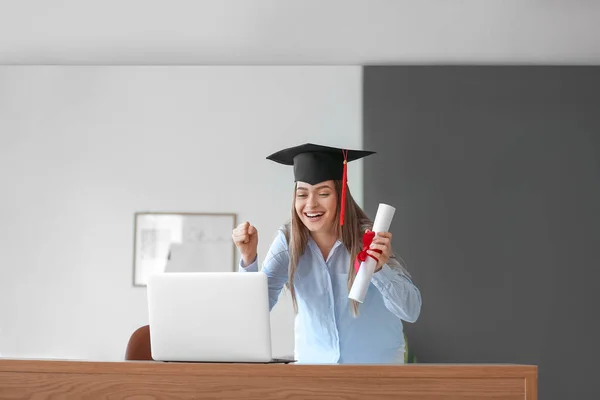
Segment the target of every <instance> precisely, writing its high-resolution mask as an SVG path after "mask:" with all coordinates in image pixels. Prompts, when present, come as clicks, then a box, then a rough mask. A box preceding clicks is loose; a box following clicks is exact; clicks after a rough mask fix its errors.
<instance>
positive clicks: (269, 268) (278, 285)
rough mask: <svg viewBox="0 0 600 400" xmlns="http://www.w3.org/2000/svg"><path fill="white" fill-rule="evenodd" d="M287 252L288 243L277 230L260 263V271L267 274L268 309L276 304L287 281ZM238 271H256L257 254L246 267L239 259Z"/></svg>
mask: <svg viewBox="0 0 600 400" xmlns="http://www.w3.org/2000/svg"><path fill="white" fill-rule="evenodd" d="M288 268H289V252H288V245H287V241H286V239H285V236H284V234H283V232H281V231H278V233H277V237H276V238H275V240H273V243H272V244H271V247H270V248H269V251H268V252H267V256H266V257H265V261H264V262H263V264H262V272H263V273H265V274H266V275H267V280H268V284H269V310H272V309H273V307H275V304H277V300H278V299H279V294H280V293H281V289H282V288H283V285H285V283H286V282H287V281H288ZM239 270H240V272H257V271H258V256H256V258H255V259H254V261H253V262H252V263H251V264H250V265H248V266H247V267H244V266H243V262H242V261H240V266H239Z"/></svg>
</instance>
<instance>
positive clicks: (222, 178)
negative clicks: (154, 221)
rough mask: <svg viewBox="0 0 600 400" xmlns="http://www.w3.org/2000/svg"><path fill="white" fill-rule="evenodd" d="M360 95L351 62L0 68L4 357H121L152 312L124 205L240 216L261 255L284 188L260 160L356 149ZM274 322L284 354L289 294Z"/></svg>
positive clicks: (273, 168) (353, 176) (288, 179)
mask: <svg viewBox="0 0 600 400" xmlns="http://www.w3.org/2000/svg"><path fill="white" fill-rule="evenodd" d="M361 101H362V99H361V70H360V68H359V67H41V66H40V67H0V185H1V188H2V191H1V195H0V251H1V253H0V254H1V255H2V257H1V258H0V352H1V353H2V355H3V356H5V357H34V358H38V357H50V358H78V359H92V360H120V359H122V357H123V354H124V351H125V347H126V343H127V340H128V338H129V335H130V334H131V332H132V331H133V330H134V329H135V328H137V327H139V326H140V325H144V324H146V323H147V309H146V297H145V296H146V290H145V288H139V287H133V286H132V259H133V254H132V250H133V213H134V212H136V211H141V210H145V211H147V210H151V211H190V212H192V211H196V212H235V213H237V214H238V221H243V220H246V219H250V220H251V221H253V222H254V223H255V224H256V225H257V227H258V229H259V232H260V238H261V242H260V248H259V251H260V253H261V254H265V252H266V250H267V247H268V245H269V243H270V241H271V240H272V238H273V236H274V234H275V230H276V229H277V227H278V226H279V225H280V224H281V223H282V222H283V221H284V220H285V219H287V217H288V215H289V212H290V206H291V190H292V185H293V179H292V169H291V167H284V166H280V165H278V164H274V163H272V162H270V161H267V160H265V157H266V156H267V155H268V154H270V153H271V152H273V151H276V150H279V149H280V148H283V147H286V146H291V145H296V144H301V143H304V142H307V141H313V142H318V143H324V144H330V145H336V146H337V145H340V146H348V147H356V148H359V147H362V136H361V124H362V121H361ZM349 174H350V175H349V179H350V184H351V188H352V189H353V192H354V193H355V194H356V195H357V197H358V199H359V201H362V164H361V162H355V163H352V168H350V170H349ZM272 319H273V327H272V329H273V346H274V353H275V355H285V354H291V353H292V352H293V331H292V329H293V317H292V312H291V302H290V301H289V299H288V298H285V299H284V301H283V302H281V303H280V304H279V305H278V306H277V307H276V308H275V309H274V310H273V313H272ZM240 335H243V332H240Z"/></svg>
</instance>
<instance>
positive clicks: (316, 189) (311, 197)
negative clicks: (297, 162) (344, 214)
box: [294, 181, 338, 233]
mask: <svg viewBox="0 0 600 400" xmlns="http://www.w3.org/2000/svg"><path fill="white" fill-rule="evenodd" d="M337 203H338V196H337V194H336V191H335V186H334V183H333V181H325V182H321V183H318V184H316V185H310V184H308V183H305V182H298V183H297V184H296V200H295V203H294V207H295V209H296V213H297V214H298V217H299V218H300V220H301V221H302V223H304V225H305V226H306V227H307V228H308V230H309V231H311V232H313V233H321V232H322V233H330V232H332V230H333V227H334V223H335V219H336V213H337Z"/></svg>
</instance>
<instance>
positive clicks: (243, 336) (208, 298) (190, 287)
mask: <svg viewBox="0 0 600 400" xmlns="http://www.w3.org/2000/svg"><path fill="white" fill-rule="evenodd" d="M147 295H148V316H149V325H150V345H151V352H152V358H153V359H154V360H156V361H176V362H243V363H252V362H256V363H270V362H292V361H293V360H292V359H291V358H290V359H273V358H272V354H271V324H270V318H269V298H268V286H267V277H266V275H265V274H264V273H262V272H243V273H242V272H170V273H159V274H153V275H151V276H150V277H149V278H148V284H147Z"/></svg>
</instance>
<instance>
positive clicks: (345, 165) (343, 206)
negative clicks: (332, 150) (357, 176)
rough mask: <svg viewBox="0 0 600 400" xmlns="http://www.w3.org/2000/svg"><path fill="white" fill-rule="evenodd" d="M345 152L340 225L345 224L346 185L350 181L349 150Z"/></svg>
mask: <svg viewBox="0 0 600 400" xmlns="http://www.w3.org/2000/svg"><path fill="white" fill-rule="evenodd" d="M342 152H343V153H344V177H343V178H342V208H341V210H340V226H343V225H344V216H345V214H346V185H347V182H348V151H346V150H342Z"/></svg>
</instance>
